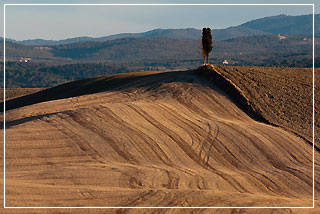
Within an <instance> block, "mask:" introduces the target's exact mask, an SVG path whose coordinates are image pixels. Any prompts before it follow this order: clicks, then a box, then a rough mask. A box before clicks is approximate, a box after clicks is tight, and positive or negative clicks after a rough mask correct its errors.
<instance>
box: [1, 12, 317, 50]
mask: <svg viewBox="0 0 320 214" xmlns="http://www.w3.org/2000/svg"><path fill="white" fill-rule="evenodd" d="M318 20H319V21H320V14H315V36H316V37H319V36H320V22H319V21H318ZM270 34H281V35H286V36H308V37H310V36H312V15H301V16H288V15H284V14H281V15H277V16H270V17H264V18H260V19H256V20H252V21H249V22H246V23H244V24H241V25H238V26H233V27H228V28H226V29H213V30H212V35H213V39H214V40H227V39H233V38H238V37H248V36H261V35H270ZM129 37H133V38H153V37H167V38H183V39H200V37H201V30H200V29H195V28H185V29H154V30H150V31H147V32H142V33H121V34H114V35H110V36H104V37H99V38H92V37H87V36H83V37H75V38H69V39H64V40H44V39H32V40H22V41H16V40H13V39H10V38H7V39H6V40H7V41H10V42H14V43H19V44H22V45H61V44H70V43H78V42H90V41H100V42H105V41H110V40H115V39H122V38H129ZM1 39H3V38H1Z"/></svg>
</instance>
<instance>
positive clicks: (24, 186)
mask: <svg viewBox="0 0 320 214" xmlns="http://www.w3.org/2000/svg"><path fill="white" fill-rule="evenodd" d="M222 68H223V67H220V68H218V69H222ZM244 85H245V84H244ZM240 86H241V85H239V88H240ZM240 89H241V88H240ZM57 93H58V94H57ZM244 93H245V92H244ZM77 95H82V96H77ZM26 99H27V100H28V103H27V104H28V105H27V106H24V107H21V106H23V105H25V104H26V102H25V101H26ZM233 100H234V99H233V98H230V97H229V96H228V95H227V94H226V93H225V92H224V91H222V90H221V89H218V88H216V87H215V86H214V85H213V84H212V83H211V82H209V81H207V80H205V79H204V78H202V77H200V76H199V75H197V74H195V73H194V71H168V72H139V73H130V74H121V75H110V76H105V77H99V78H94V79H88V80H83V81H76V82H73V83H70V84H65V85H61V86H59V87H55V88H52V89H48V90H44V91H41V92H38V93H35V94H33V95H29V96H27V98H26V97H21V98H18V99H15V100H12V101H9V102H8V107H9V108H8V109H11V110H9V111H7V112H6V206H50V207H52V206H86V207H88V206H93V207H95V206H126V207H138V206H154V207H158V206H167V207H175V206H179V207H186V206H187V207H189V206H193V207H194V206H200V207H203V206H220V207H223V206H241V207H243V206H247V207H252V206H265V207H271V206H277V207H280V206H281V207H283V206H285V207H292V206H304V207H305V206H312V147H311V146H310V144H309V143H308V142H307V141H305V140H304V139H303V138H300V137H298V136H297V135H295V134H293V133H291V132H289V131H288V130H285V129H283V128H281V127H276V126H272V125H267V124H265V123H262V122H258V121H255V120H254V119H257V118H255V116H254V115H250V116H251V117H249V116H248V115H247V114H246V113H244V111H243V109H242V107H241V106H240V105H239V103H235V102H234V101H233ZM31 104H32V105H31ZM15 107H19V108H15ZM1 151H2V150H1ZM316 155H318V153H317V154H316ZM317 158H318V157H317ZM318 163H319V161H318V160H317V161H316V165H315V169H316V172H318V171H319V164H318ZM1 177H3V176H1ZM317 178H318V174H317ZM315 193H316V199H317V200H316V207H317V208H316V209H143V210H142V209H107V210H106V209H69V210H66V209H62V210H58V209H35V210H30V209H5V212H6V213H30V212H34V213H72V212H74V213H108V212H112V213H290V212H294V213H319V212H320V209H319V208H318V207H319V205H320V201H319V200H318V198H319V197H317V196H319V183H318V179H316V188H315ZM1 195H2V194H1ZM2 196H3V195H2ZM2 199H3V198H2Z"/></svg>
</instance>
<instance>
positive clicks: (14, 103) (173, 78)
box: [0, 68, 268, 128]
mask: <svg viewBox="0 0 320 214" xmlns="http://www.w3.org/2000/svg"><path fill="white" fill-rule="evenodd" d="M208 72H209V76H208ZM199 73H200V74H199ZM202 74H203V75H202ZM213 79H214V80H213ZM172 82H185V83H195V84H200V85H204V86H207V87H210V88H212V89H214V90H219V92H220V93H222V94H224V95H225V96H227V97H229V99H230V100H232V102H233V103H234V104H235V105H237V106H238V107H239V108H240V109H241V110H243V111H244V112H245V113H246V114H247V115H248V116H249V117H251V118H252V119H254V120H256V121H260V122H265V123H268V122H267V121H266V120H264V118H262V117H261V116H260V115H258V114H257V113H256V112H255V111H253V110H252V109H251V108H249V107H248V106H247V104H246V103H245V102H244V101H243V99H244V98H243V97H242V96H241V95H240V94H238V93H237V91H236V90H235V89H234V88H232V87H231V86H230V84H228V83H227V82H225V81H223V79H222V78H221V77H219V76H217V74H215V72H213V71H212V70H210V69H209V70H208V69H205V70H202V68H199V69H196V70H186V71H168V72H160V73H159V72H155V73H152V72H136V73H127V74H116V75H107V76H101V77H96V78H89V79H84V80H78V81H73V82H70V83H65V84H62V85H59V86H56V87H53V88H49V89H46V90H43V91H39V92H37V93H33V94H30V95H26V96H23V97H19V98H16V99H12V100H8V101H6V110H7V111H8V110H12V109H16V108H20V107H23V106H28V105H33V104H36V103H41V102H47V101H52V100H59V99H64V98H70V97H76V96H82V95H89V94H94V93H99V92H106V91H120V90H129V89H135V88H142V87H143V88H146V89H147V90H153V89H157V88H158V87H159V86H160V85H161V84H163V83H172ZM0 105H1V106H0V109H1V110H2V109H3V102H2V103H0ZM44 116H50V115H39V116H37V117H30V118H24V119H20V120H17V121H8V122H6V127H8V128H9V127H12V126H14V125H17V124H20V123H23V122H27V121H31V120H34V119H39V118H41V117H44Z"/></svg>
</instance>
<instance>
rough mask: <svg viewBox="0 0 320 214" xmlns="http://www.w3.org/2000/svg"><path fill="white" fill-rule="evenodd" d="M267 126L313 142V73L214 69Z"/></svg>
mask: <svg viewBox="0 0 320 214" xmlns="http://www.w3.org/2000/svg"><path fill="white" fill-rule="evenodd" d="M215 69H216V70H217V71H218V72H219V73H220V74H221V75H222V76H223V77H224V78H225V79H229V80H230V81H232V82H233V83H234V84H235V85H236V86H238V87H239V88H240V89H241V91H242V92H243V93H244V95H245V96H246V97H247V98H248V99H249V101H250V104H252V106H253V108H254V109H256V110H257V111H258V113H259V114H260V115H261V116H262V117H263V118H265V119H266V120H267V121H269V122H270V123H272V124H274V125H277V126H280V127H283V128H285V129H286V130H289V131H291V132H294V133H296V134H298V135H299V136H302V137H303V138H305V139H306V140H308V141H309V142H312V88H313V83H312V69H311V68H277V67H255V66H251V67H240V66H227V67H226V66H215ZM314 90H315V103H314V105H315V133H316V134H315V142H316V144H317V146H318V147H319V146H320V115H319V106H320V94H319V92H320V69H315V89H314Z"/></svg>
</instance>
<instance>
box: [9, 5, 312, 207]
mask: <svg viewBox="0 0 320 214" xmlns="http://www.w3.org/2000/svg"><path fill="white" fill-rule="evenodd" d="M230 5H233V6H312V43H313V44H312V57H313V59H312V72H313V73H312V84H313V88H312V126H313V127H312V148H313V151H312V160H313V167H312V170H313V174H312V207H6V122H5V121H6V99H5V98H6V84H5V83H6V75H5V73H6V72H5V71H6V63H5V62H6V21H5V20H6V6H230ZM3 81H4V82H3V86H4V87H3V90H4V93H3V100H4V105H3V112H4V113H3V114H4V117H3V121H4V122H3V132H4V135H3V139H4V145H3V156H4V158H3V162H4V164H3V170H4V171H3V196H4V197H3V206H4V207H3V208H13V209H23V208H31V209H36V208H43V209H79V208H80V209H106V208H112V209H115V208H116V209H208V208H211V209H259V208H260V209H285V208H300V209H301V208H307V209H310V208H315V186H314V185H315V183H314V118H315V115H314V4H3Z"/></svg>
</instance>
